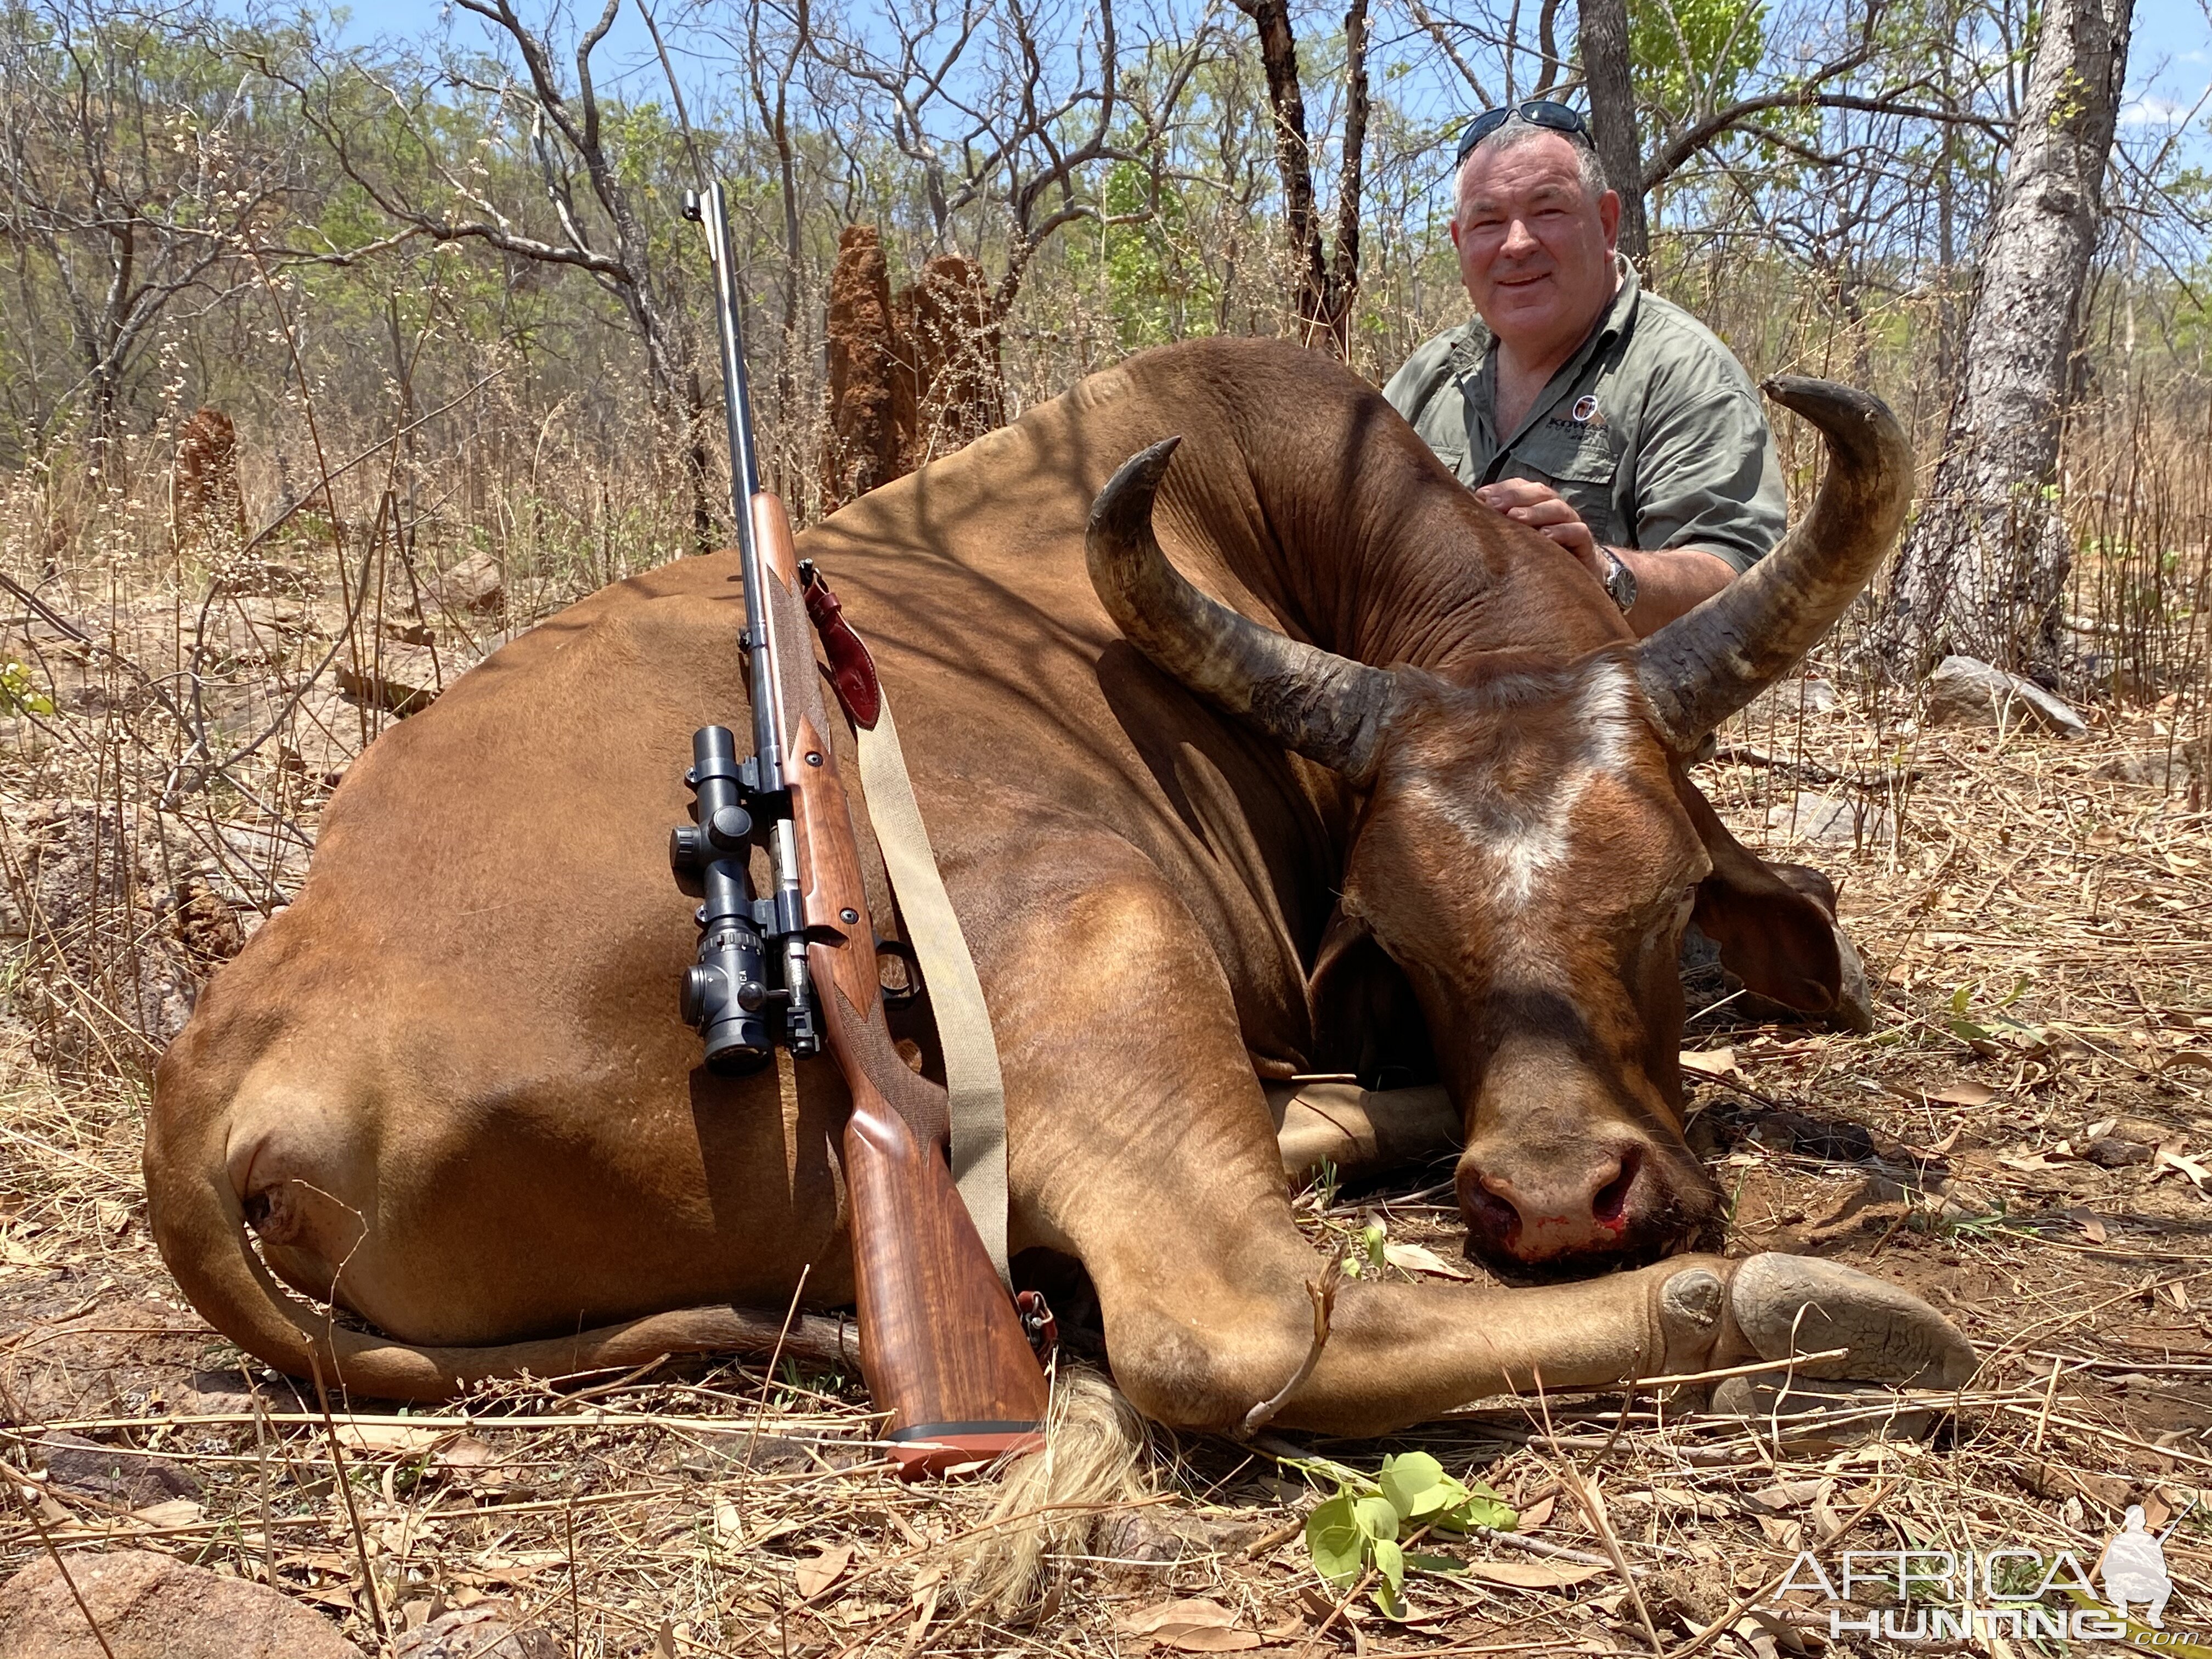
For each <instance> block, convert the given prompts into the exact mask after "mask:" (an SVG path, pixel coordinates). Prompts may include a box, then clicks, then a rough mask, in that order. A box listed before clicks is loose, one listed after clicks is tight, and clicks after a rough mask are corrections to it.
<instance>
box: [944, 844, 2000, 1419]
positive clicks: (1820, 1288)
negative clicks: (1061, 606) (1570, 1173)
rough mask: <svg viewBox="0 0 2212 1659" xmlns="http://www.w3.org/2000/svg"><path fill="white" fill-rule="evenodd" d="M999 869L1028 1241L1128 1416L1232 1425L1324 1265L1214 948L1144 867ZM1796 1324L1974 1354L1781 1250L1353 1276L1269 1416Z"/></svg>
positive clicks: (1753, 1336) (1724, 1357)
mask: <svg viewBox="0 0 2212 1659" xmlns="http://www.w3.org/2000/svg"><path fill="white" fill-rule="evenodd" d="M1061 850H1062V851H1063V853H1064V850H1065V849H1061ZM1077 862H1079V863H1080V864H1081V865H1087V866H1089V867H1090V868H1091V869H1092V870H1094V871H1095V870H1097V869H1099V868H1100V866H1101V865H1102V864H1103V863H1105V860H1094V859H1091V858H1090V857H1087V856H1086V857H1085V858H1084V859H1083V860H1079V861H1075V860H1071V861H1069V863H1077ZM1069 863H1062V864H1060V866H1059V867H1060V868H1061V869H1063V870H1064V869H1066V868H1067V867H1069ZM1107 867H1109V868H1110V867H1111V866H1110V865H1109V866H1107ZM1123 867H1124V869H1125V870H1127V865H1126V864H1125V865H1124V866H1123ZM999 873H1000V878H1001V883H1002V884H1001V886H1000V892H999V894H998V897H999V899H1000V902H1001V903H1002V904H1006V905H1007V906H1008V907H1009V908H1011V910H1012V914H1011V915H1009V914H1008V913H1007V911H1006V910H1001V911H1000V915H998V916H997V917H994V919H993V926H992V927H991V932H992V933H993V934H994V938H993V939H992V949H991V951H990V966H989V969H987V975H988V976H987V987H986V988H987V991H988V992H989V994H990V996H991V1001H992V1006H993V1010H994V1017H995V1018H996V1020H997V1022H998V1024H999V1025H1000V1029H1001V1030H1002V1031H1006V1032H1008V1033H1012V1034H1015V1036H1014V1041H1013V1042H1011V1043H1010V1044H1009V1047H1008V1051H1007V1054H1006V1060H1007V1062H1008V1064H1007V1067H1006V1073H1007V1078H1008V1084H1009V1088H1008V1100H1007V1114H1008V1127H1009V1132H1010V1134H1009V1139H1010V1142H1011V1146H1012V1187H1013V1197H1014V1201H1015V1205H1016V1208H1017V1212H1018V1222H1019V1231H1020V1233H1021V1234H1022V1235H1024V1237H1023V1238H1022V1240H1021V1241H1020V1242H1026V1243H1042V1244H1048V1245H1052V1246H1054V1247H1055V1248H1058V1249H1063V1250H1066V1251H1067V1252H1069V1253H1071V1254H1073V1255H1075V1256H1077V1257H1078V1258H1079V1260H1080V1261H1082V1262H1083V1263H1084V1265H1085V1267H1087V1268H1088V1269H1089V1271H1090V1273H1091V1279H1092V1281H1093V1282H1094V1284H1095V1285H1097V1291H1098V1297H1099V1304H1100V1309H1101V1312H1102V1314H1103V1317H1104V1322H1105V1330H1106V1342H1107V1349H1108V1352H1109V1356H1110V1358H1111V1359H1112V1362H1113V1365H1114V1370H1115V1377H1116V1379H1117V1381H1118V1382H1119V1383H1120V1384H1121V1387H1122V1389H1124V1390H1125V1391H1126V1392H1127V1394H1128V1395H1129V1396H1130V1397H1131V1398H1132V1400H1133V1401H1135V1402H1136V1403H1137V1405H1138V1406H1139V1408H1140V1409H1142V1410H1143V1411H1145V1412H1146V1413H1148V1414H1150V1415H1152V1416H1153V1417H1154V1418H1157V1419H1160V1420H1162V1421H1164V1422H1168V1423H1172V1424H1179V1425H1192V1426H1201V1427H1208V1428H1214V1429H1227V1428H1232V1427H1235V1426H1236V1425H1239V1424H1241V1423H1242V1422H1243V1419H1244V1418H1245V1415H1246V1413H1249V1411H1250V1410H1251V1408H1252V1407H1254V1406H1255V1405H1256V1404H1258V1403H1259V1402H1261V1401H1265V1400H1267V1399H1270V1398H1271V1397H1273V1395H1276V1394H1277V1393H1278V1392H1279V1390H1281V1389H1283V1388H1284V1386H1285V1383H1288V1382H1289V1381H1290V1380H1291V1377H1292V1376H1294V1375H1296V1374H1297V1371H1298V1370H1299V1367H1300V1365H1301V1364H1302V1363H1303V1362H1304V1359H1305V1358H1306V1356H1307V1352H1308V1350H1309V1347H1310V1343H1311V1331H1312V1315H1311V1310H1310V1304H1309V1303H1308V1300H1307V1297H1306V1293H1305V1288H1304V1287H1305V1285H1307V1283H1308V1282H1309V1281H1311V1280H1313V1279H1316V1277H1317V1276H1318V1275H1319V1273H1320V1272H1321V1268H1322V1261H1321V1258H1320V1257H1319V1255H1317V1254H1316V1251H1315V1250H1314V1249H1312V1248H1311V1247H1310V1245H1309V1244H1308V1243H1306V1241H1305V1239H1304V1237H1302V1236H1301V1235H1300V1234H1299V1232H1298V1230H1297V1226H1296V1225H1295V1224H1294V1222H1293V1220H1292V1218H1291V1206H1290V1202H1289V1193H1288V1189H1287V1187H1286V1184H1285V1180H1284V1176H1283V1173H1282V1164H1281V1158H1280V1154H1279V1149H1278V1146H1277V1143H1276V1140H1275V1137H1274V1134H1273V1120H1272V1118H1271V1115H1270V1114H1269V1111H1268V1109H1267V1099H1266V1097H1265V1095H1264V1094H1263V1093H1262V1091H1261V1087H1260V1085H1259V1082H1258V1080H1257V1079H1255V1077H1254V1075H1253V1073H1252V1071H1251V1067H1250V1064H1249V1060H1247V1058H1246V1054H1245V1051H1244V1048H1243V1042H1242V1041H1241V1039H1240V1036H1239V1033H1238V1030H1237V1023H1236V1018H1235V1014H1234V1008H1233V1004H1232V1000H1231V994H1230V989H1229V986H1228V983H1227V981H1226V980H1225V977H1224V975H1223V973H1222V969H1221V968H1220V965H1219V963H1218V959H1217V958H1216V957H1214V956H1213V954H1212V952H1211V951H1209V950H1208V949H1207V948H1206V944H1205V942H1204V939H1203V938H1202V936H1201V935H1200V932H1199V930H1198V929H1197V928H1196V927H1195V926H1194V924H1193V922H1192V921H1191V919H1190V916H1189V914H1188V911H1186V910H1185V909H1184V908H1183V907H1182V904H1181V903H1180V902H1178V901H1177V900H1176V897H1175V896H1174V895H1173V894H1172V893H1171V892H1170V891H1169V890H1167V889H1166V888H1165V887H1164V884H1161V883H1160V882H1159V881H1158V878H1157V877H1156V876H1154V875H1152V873H1151V872H1145V871H1128V872H1127V874H1126V875H1125V876H1124V878H1121V879H1118V880H1116V879H1111V878H1102V879H1098V880H1097V881H1096V882H1095V883H1094V884H1091V885H1090V886H1088V887H1085V888H1084V889H1082V890H1076V891H1069V890H1065V889H1061V890H1057V891H1052V892H1049V893H1048V892H1045V891H1042V890H1040V889H1042V887H1044V886H1045V885H1046V884H1045V883H1042V882H1040V883H1039V884H1037V886H1036V887H1032V888H1030V889H1029V890H1028V891H1027V892H1021V891H1019V889H1020V888H1021V887H1022V886H1023V885H1024V884H1023V883H1022V882H1021V880H1020V878H1019V877H1018V876H1016V877H1014V878H1013V879H1012V880H1011V881H1009V880H1007V879H1006V877H1007V874H1008V872H1006V871H1005V870H1004V868H1003V866H1002V867H1001V869H1000V872H999ZM1052 885H1054V886H1055V887H1056V886H1057V883H1054V884H1052ZM1071 955H1073V956H1074V957H1076V959H1079V960H1081V961H1083V962H1084V963H1086V964H1087V966H1088V968H1089V970H1090V975H1089V977H1088V978H1087V979H1086V981H1085V996H1086V1001H1087V1002H1088V1003H1089V1004H1090V1005H1091V1006H1094V1007H1107V1008H1115V1009H1119V1010H1121V1011H1124V1012H1125V1013H1126V1014H1127V1016H1128V1017H1127V1018H1122V1019H1119V1020H1099V1019H1093V1018H1084V1019H1077V1020H1071V1019H1070V1018H1067V1016H1066V1008H1065V1006H1063V1005H1061V1004H1060V1001H1059V1000H1058V996H1057V992H1058V989H1059V987H1062V986H1064V985H1065V982H1066V981H1065V975H1064V973H1059V972H1054V971H1053V969H1054V967H1055V965H1057V964H1064V963H1066V961H1067V960H1068V959H1069V958H1070V957H1071ZM1793 1342H1794V1343H1795V1345H1796V1352H1812V1351H1817V1350H1820V1349H1823V1348H1830V1347H1836V1346H1850V1348H1851V1350H1852V1354H1851V1357H1850V1359H1849V1360H1847V1361H1844V1362H1841V1363H1840V1364H1837V1363H1832V1364H1828V1365H1826V1366H1825V1367H1823V1368H1821V1369H1824V1370H1826V1371H1828V1372H1830V1373H1832V1374H1837V1375H1844V1376H1856V1377H1861V1378H1864V1379H1867V1380H1874V1381H1881V1380H1895V1381H1900V1382H1913V1383H1943V1384H1951V1383H1958V1382H1960V1381H1962V1380H1963V1379H1964V1377H1965V1376H1966V1375H1967V1374H1968V1373H1969V1372H1971V1371H1972V1368H1973V1356H1972V1351H1971V1350H1970V1349H1969V1348H1968V1347H1967V1346H1966V1344H1965V1342H1964V1341H1963V1340H1961V1339H1960V1337H1959V1336H1958V1334H1956V1333H1955V1332H1954V1331H1953V1330H1952V1329H1951V1328H1950V1327H1949V1326H1948V1324H1947V1323H1946V1322H1944V1320H1943V1319H1942V1316H1940V1315H1939V1314H1937V1313H1936V1311H1935V1310H1933V1309H1931V1308H1929V1307H1928V1306H1927V1305H1926V1304H1924V1303H1922V1302H1920V1301H1919V1300H1918V1299H1917V1298H1916V1297H1911V1296H1910V1295H1908V1294H1907V1293H1905V1292H1904V1291H1900V1290H1898V1289H1896V1288H1895V1287H1893V1286H1891V1285H1885V1284H1882V1283H1881V1282H1879V1281H1877V1280H1875V1279H1870V1278H1867V1277H1866V1276H1864V1275H1862V1274H1858V1273H1852V1272H1850V1270H1848V1269H1844V1268H1839V1267H1835V1266H1834V1265H1833V1264H1830V1263H1826V1262H1819V1261H1807V1260H1801V1259H1799V1258H1795V1257H1776V1256H1765V1257H1754V1258H1753V1259H1751V1260H1750V1261H1723V1260H1721V1259H1719V1258H1717V1257H1710V1256H1690V1257H1683V1258H1679V1259H1677V1260H1674V1261H1668V1262H1666V1263H1663V1264H1662V1265H1660V1266H1658V1267H1650V1268H1646V1269H1644V1270H1643V1271H1641V1272H1638V1273H1620V1274H1614V1275H1612V1276H1609V1277H1607V1278H1604V1279H1595V1280H1590V1281H1588V1282H1584V1283H1581V1284H1571V1285H1553V1286H1547V1287H1543V1288H1539V1289H1531V1290H1514V1291H1496V1290H1476V1289H1462V1288H1459V1287H1455V1286H1443V1285H1405V1284H1384V1283H1370V1282H1365V1281H1358V1282H1354V1283H1352V1284H1350V1285H1346V1286H1344V1288H1343V1289H1342V1291H1340V1293H1339V1296H1338V1297H1337V1302H1336V1314H1335V1322H1334V1328H1333V1330H1332V1333H1331V1334H1330V1337H1329V1340H1328V1344H1327V1346H1326V1347H1325V1349H1324V1350H1323V1352H1322V1354H1321V1356H1320V1358H1319V1362H1318V1363H1317V1364H1316V1365H1315V1367H1314V1368H1313V1370H1312V1371H1311V1373H1310V1376H1308V1377H1307V1378H1306V1379H1305V1381H1304V1383H1303V1384H1302V1385H1301V1386H1300V1387H1299V1388H1297V1389H1296V1390H1295V1392H1293V1393H1292V1394H1291V1396H1290V1398H1289V1399H1288V1401H1286V1402H1285V1405H1284V1406H1283V1407H1282V1408H1281V1410H1280V1411H1279V1413H1278V1415H1277V1419H1276V1420H1277V1421H1279V1422H1280V1423H1282V1424H1284V1425H1286V1426H1291V1427H1299V1428H1305V1429H1311V1430H1316V1431H1325V1432H1329V1433H1334V1434H1340V1435H1372V1434H1380V1433H1384V1432H1388V1431H1393V1430H1395V1429H1399V1428H1401V1427H1404V1426H1406V1425H1409V1424H1412V1423H1415V1422H1419V1421H1421V1420H1423V1419H1427V1418H1431V1417H1434V1416H1436V1415H1437V1414H1438V1413H1443V1412H1444V1411H1447V1410H1449V1409H1451V1408H1452V1407H1457V1406H1461V1405H1464V1404H1466V1403H1467V1402H1468V1401H1473V1400H1475V1399H1479V1398H1481V1397H1483V1396H1485V1395H1492V1394H1496V1393H1498V1392H1501V1391H1505V1390H1509V1389H1528V1388H1529V1387H1531V1386H1533V1385H1534V1384H1535V1383H1536V1382H1537V1381H1538V1379H1539V1378H1540V1377H1541V1381H1542V1383H1543V1384H1544V1385H1545V1386H1547V1387H1553V1388H1566V1387H1577V1386H1591V1385H1599V1384H1604V1383H1614V1382H1619V1381H1621V1380H1623V1379H1626V1378H1629V1377H1633V1376H1652V1375H1656V1374H1661V1373H1663V1372H1668V1371H1680V1370H1696V1369H1699V1368H1702V1367H1705V1366H1707V1365H1711V1364H1731V1363H1735V1362H1738V1361H1741V1360H1743V1359H1747V1358H1754V1357H1756V1358H1777V1357H1781V1356H1783V1355H1785V1354H1787V1353H1788V1352H1790V1351H1791V1345H1792V1343H1793Z"/></svg>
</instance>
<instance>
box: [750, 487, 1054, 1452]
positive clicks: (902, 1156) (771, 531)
mask: <svg viewBox="0 0 2212 1659" xmlns="http://www.w3.org/2000/svg"><path fill="white" fill-rule="evenodd" d="M750 507H751V512H752V521H753V533H754V536H755V538H756V542H757V546H758V547H759V549H760V552H761V561H760V562H761V565H762V567H763V568H764V569H765V571H766V573H767V574H768V578H769V580H768V582H767V589H768V592H767V594H766V596H765V597H766V600H767V604H766V605H765V607H764V608H765V611H766V613H767V620H768V624H769V632H770V635H771V636H772V639H773V642H774V648H775V663H776V671H777V678H778V686H779V690H781V694H782V696H781V702H782V705H783V713H784V720H785V722H786V728H787V729H786V730H785V732H784V733H783V738H784V756H785V762H784V769H785V775H786V776H787V778H788V779H789V781H790V785H791V793H792V818H793V823H795V824H796V825H797V827H798V829H799V836H798V841H799V858H800V862H801V866H802V876H801V885H802V887H803V889H804V902H805V921H806V936H807V940H808V944H807V947H806V956H807V964H808V967H809V968H810V969H811V973H812V976H813V981H814V987H815V994H816V997H817V1002H818V1005H819V1012H820V1017H821V1020H822V1029H823V1035H824V1036H826V1037H827V1038H828V1040H829V1050H830V1053H831V1054H834V1055H835V1056H836V1060H837V1066H838V1069H839V1070H840V1071H841V1072H842V1073H844V1078H845V1084H846V1086H847V1087H848V1089H849V1090H850V1091H852V1096H853V1115H852V1117H851V1118H850V1119H849V1120H848V1121H847V1123H846V1126H845V1141H844V1158H845V1184H846V1190H847V1193H848V1198H849V1201H850V1203H851V1206H852V1218H853V1272H854V1285H855V1287H856V1294H857V1297H858V1300H859V1303H860V1370H861V1372H862V1374H863V1375H864V1376H866V1379H867V1383H868V1391H869V1393H870V1394H872V1395H874V1396H875V1401H876V1404H877V1406H878V1407H879V1408H881V1409H882V1410H884V1411H887V1412H889V1413H890V1418H891V1421H890V1429H889V1431H888V1438H889V1439H890V1442H891V1443H892V1455H894V1456H895V1457H896V1459H897V1460H898V1462H899V1472H900V1474H902V1475H903V1476H905V1477H907V1478H908V1479H912V1478H914V1477H916V1476H919V1475H922V1474H939V1473H942V1472H943V1471H944V1470H945V1469H947V1468H951V1467H954V1466H956V1465H958V1464H963V1463H973V1462H978V1461H987V1460H989V1459H992V1458H995V1457H999V1456H1002V1455H1006V1454H1008V1453H1011V1452H1017V1451H1024V1450H1028V1449H1031V1448H1032V1447H1034V1446H1036V1445H1039V1444H1042V1432H1043V1424H1044V1417H1045V1408H1046V1405H1047V1401H1048V1389H1047V1387H1046V1383H1045V1378H1044V1373H1043V1371H1042V1370H1041V1369H1040V1368H1039V1367H1038V1364H1037V1360H1036V1354H1035V1353H1034V1352H1032V1351H1031V1349H1030V1343H1029V1338H1028V1336H1027V1335H1026V1334H1025V1333H1024V1330H1023V1328H1022V1322H1021V1317H1020V1316H1019V1315H1018V1313H1017V1312H1016V1311H1015V1309H1014V1304H1013V1302H1012V1298H1011V1297H1008V1295H1007V1294H1006V1287H1005V1286H1004V1285H1001V1284H1000V1282H999V1276H998V1273H996V1271H995V1270H994V1268H993V1267H992V1266H991V1259H990V1256H989V1255H988V1254H987V1252H986V1251H985V1250H984V1249H983V1241H982V1240H981V1237H978V1236H977V1234H976V1231H975V1222H974V1221H973V1220H971V1219H970V1218H969V1214H968V1208H967V1206H966V1205H964V1204H963V1203H962V1202H961V1200H960V1194H958V1193H957V1191H956V1190H955V1189H954V1188H953V1185H952V1176H951V1170H949V1169H948V1168H947V1167H946V1165H945V1143H946V1139H947V1137H948V1133H949V1123H948V1115H947V1110H946V1105H945V1092H944V1091H943V1090H941V1089H939V1087H938V1086H937V1085H935V1084H933V1083H931V1082H929V1081H928V1080H927V1079H924V1078H921V1077H918V1076H916V1075H915V1073H914V1072H913V1071H912V1070H911V1069H910V1068H909V1067H908V1066H907V1064H906V1062H905V1061H904V1060H902V1059H901V1058H900V1057H899V1054H898V1050H897V1048H896V1046H895V1045H894V1043H893V1042H892V1039H891V1034H890V1026H889V1024H887V1023H886V1022H885V1020H884V1007H883V993H882V988H881V987H880V985H879V984H878V980H877V976H876V934H875V928H874V925H873V923H872V921H871V920H870V918H869V915H868V901H867V894H866V890H865V889H864V888H863V886H862V884H861V879H860V854H859V849H858V847H857V844H856V842H855V841H854V834H853V818H852V812H851V809H850V807H849V805H848V803H847V800H846V797H845V789H844V785H843V782H842V780H841V779H840V778H839V776H838V772H837V761H836V754H835V753H834V752H833V751H832V750H831V748H830V746H829V741H828V738H827V736H826V732H827V731H828V726H829V714H828V712H827V708H826V705H825V703H824V702H823V696H822V679H821V676H820V674H819V672H818V671H817V666H816V663H815V658H814V647H813V636H812V634H811V629H810V627H809V624H808V623H807V619H806V611H805V601H804V599H802V598H801V596H800V592H799V568H798V563H797V557H796V555H795V553H794V551H793V547H792V541H791V525H790V521H789V520H787V518H786V517H785V514H784V510H783V503H782V502H781V501H778V500H777V499H776V497H775V495H771V494H769V492H767V491H766V490H763V491H762V492H761V493H760V494H758V495H755V496H754V497H753V498H752V501H751V503H750Z"/></svg>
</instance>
